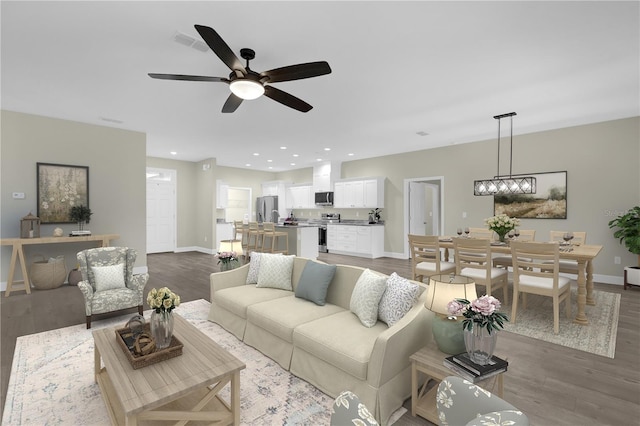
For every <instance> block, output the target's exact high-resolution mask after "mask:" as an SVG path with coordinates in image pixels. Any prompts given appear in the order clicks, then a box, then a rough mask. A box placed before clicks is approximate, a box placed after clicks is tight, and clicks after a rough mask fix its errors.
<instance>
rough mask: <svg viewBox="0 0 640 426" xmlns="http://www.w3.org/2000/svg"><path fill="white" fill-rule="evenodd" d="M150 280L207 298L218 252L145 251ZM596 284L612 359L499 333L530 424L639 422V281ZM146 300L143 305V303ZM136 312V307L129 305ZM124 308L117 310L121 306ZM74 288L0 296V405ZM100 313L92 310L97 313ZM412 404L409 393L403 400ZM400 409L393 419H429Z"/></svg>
mask: <svg viewBox="0 0 640 426" xmlns="http://www.w3.org/2000/svg"><path fill="white" fill-rule="evenodd" d="M320 260H322V261H325V262H327V263H342V264H351V265H357V266H362V267H368V268H371V269H374V270H377V271H380V272H383V273H385V274H390V273H392V272H397V273H398V274H399V275H401V276H404V277H409V276H410V262H409V261H408V260H398V259H390V258H381V259H374V260H371V259H362V258H358V257H351V256H339V255H333V254H321V255H320ZM147 264H148V267H149V274H150V279H149V282H148V284H147V287H146V289H145V294H146V293H147V292H148V291H149V290H150V289H151V288H153V287H156V288H157V287H163V286H167V287H170V288H171V289H172V290H174V291H176V292H177V293H178V294H179V295H180V297H181V299H182V301H183V302H187V301H190V300H196V299H205V300H209V274H211V273H212V272H217V271H218V270H219V268H218V266H217V265H216V259H215V258H214V257H213V256H212V255H207V254H203V253H196V252H189V253H161V254H152V255H148V256H147ZM596 289H598V290H603V291H610V292H614V293H621V294H622V298H621V302H620V319H619V322H618V335H617V345H616V356H615V359H609V358H605V357H601V356H597V355H593V354H589V353H586V352H581V351H577V350H574V349H570V348H565V347H562V346H558V345H553V344H551V343H546V342H543V341H540V340H535V339H531V338H527V337H524V336H519V335H516V334H511V333H503V334H501V336H500V339H499V340H498V348H497V352H498V353H500V354H507V355H508V357H509V372H508V373H507V374H506V375H505V399H506V400H507V401H509V402H510V403H512V404H513V405H515V406H516V407H518V408H519V409H521V410H522V411H524V412H525V413H526V414H527V416H528V417H529V419H530V420H531V423H532V424H534V425H637V424H640V422H639V420H638V419H640V368H638V363H639V362H640V327H639V326H638V323H639V320H640V289H638V288H631V289H629V290H626V291H624V290H623V289H622V286H614V285H605V284H596ZM145 308H146V307H145ZM124 312H131V313H132V314H133V313H135V309H132V310H130V311H124ZM121 313H122V312H121ZM84 315H85V314H84V303H83V300H82V295H81V293H80V290H79V289H78V288H76V287H73V286H66V285H65V286H62V287H60V288H57V289H54V290H43V291H38V290H34V291H33V292H32V293H31V295H26V294H23V293H20V292H18V293H14V294H12V295H11V296H10V297H9V298H5V297H4V294H2V299H1V302H0V320H1V324H0V345H1V347H0V361H1V370H0V375H1V377H0V382H1V387H0V391H1V392H2V394H1V398H2V408H3V409H4V402H5V396H6V390H7V386H8V383H9V374H10V372H11V363H12V360H13V352H14V348H15V341H16V338H17V337H18V336H22V335H26V334H32V333H38V332H42V331H46V330H52V329H56V328H60V327H67V326H69V325H74V324H83V323H84V321H85V318H84ZM101 317H104V316H96V317H95V318H94V320H99V319H100V318H101ZM405 407H410V401H407V402H406V403H405ZM430 424H431V423H429V422H427V421H426V420H423V419H420V418H413V417H411V414H410V413H407V414H405V415H404V416H403V417H402V419H401V420H400V421H399V422H398V423H397V425H399V426H407V425H430Z"/></svg>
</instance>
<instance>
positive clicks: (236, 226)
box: [233, 220, 248, 249]
mask: <svg viewBox="0 0 640 426" xmlns="http://www.w3.org/2000/svg"><path fill="white" fill-rule="evenodd" d="M247 235H248V232H247V230H246V229H245V228H244V223H243V222H242V221H241V220H234V221H233V239H234V240H240V241H242V248H243V249H246V248H247V243H248V238H247ZM238 236H240V238H238Z"/></svg>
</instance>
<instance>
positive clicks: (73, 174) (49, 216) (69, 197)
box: [37, 163, 89, 223]
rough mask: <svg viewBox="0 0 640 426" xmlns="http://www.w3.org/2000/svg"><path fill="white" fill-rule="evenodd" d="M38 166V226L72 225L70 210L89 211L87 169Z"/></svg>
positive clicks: (81, 167)
mask: <svg viewBox="0 0 640 426" xmlns="http://www.w3.org/2000/svg"><path fill="white" fill-rule="evenodd" d="M37 165H38V195H37V197H38V217H39V218H40V223H71V222H72V221H71V219H70V218H69V212H70V211H71V207H73V206H80V205H82V206H86V207H89V167H86V166H67V165H63V164H48V163H37Z"/></svg>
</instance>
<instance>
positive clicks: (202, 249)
mask: <svg viewBox="0 0 640 426" xmlns="http://www.w3.org/2000/svg"><path fill="white" fill-rule="evenodd" d="M187 251H197V252H200V253H205V254H216V253H217V251H215V250H213V249H210V248H206V247H199V246H191V247H178V248H176V249H175V250H174V253H185V252H187Z"/></svg>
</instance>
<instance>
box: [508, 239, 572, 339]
mask: <svg viewBox="0 0 640 426" xmlns="http://www.w3.org/2000/svg"><path fill="white" fill-rule="evenodd" d="M511 255H512V256H513V305H512V308H511V318H510V320H509V321H511V322H512V323H515V322H516V315H517V313H518V296H519V295H520V293H522V307H523V309H526V308H527V299H526V294H527V293H531V294H537V295H541V296H549V297H552V298H553V332H554V333H555V334H558V333H559V332H560V302H562V301H564V302H565V312H566V315H567V318H570V317H571V298H570V295H571V280H570V279H569V278H567V277H561V276H560V274H559V272H560V246H559V245H558V244H557V243H540V242H520V241H512V242H511ZM520 259H527V260H526V261H521V260H520ZM551 265H553V267H552V268H550V267H549V266H551Z"/></svg>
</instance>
